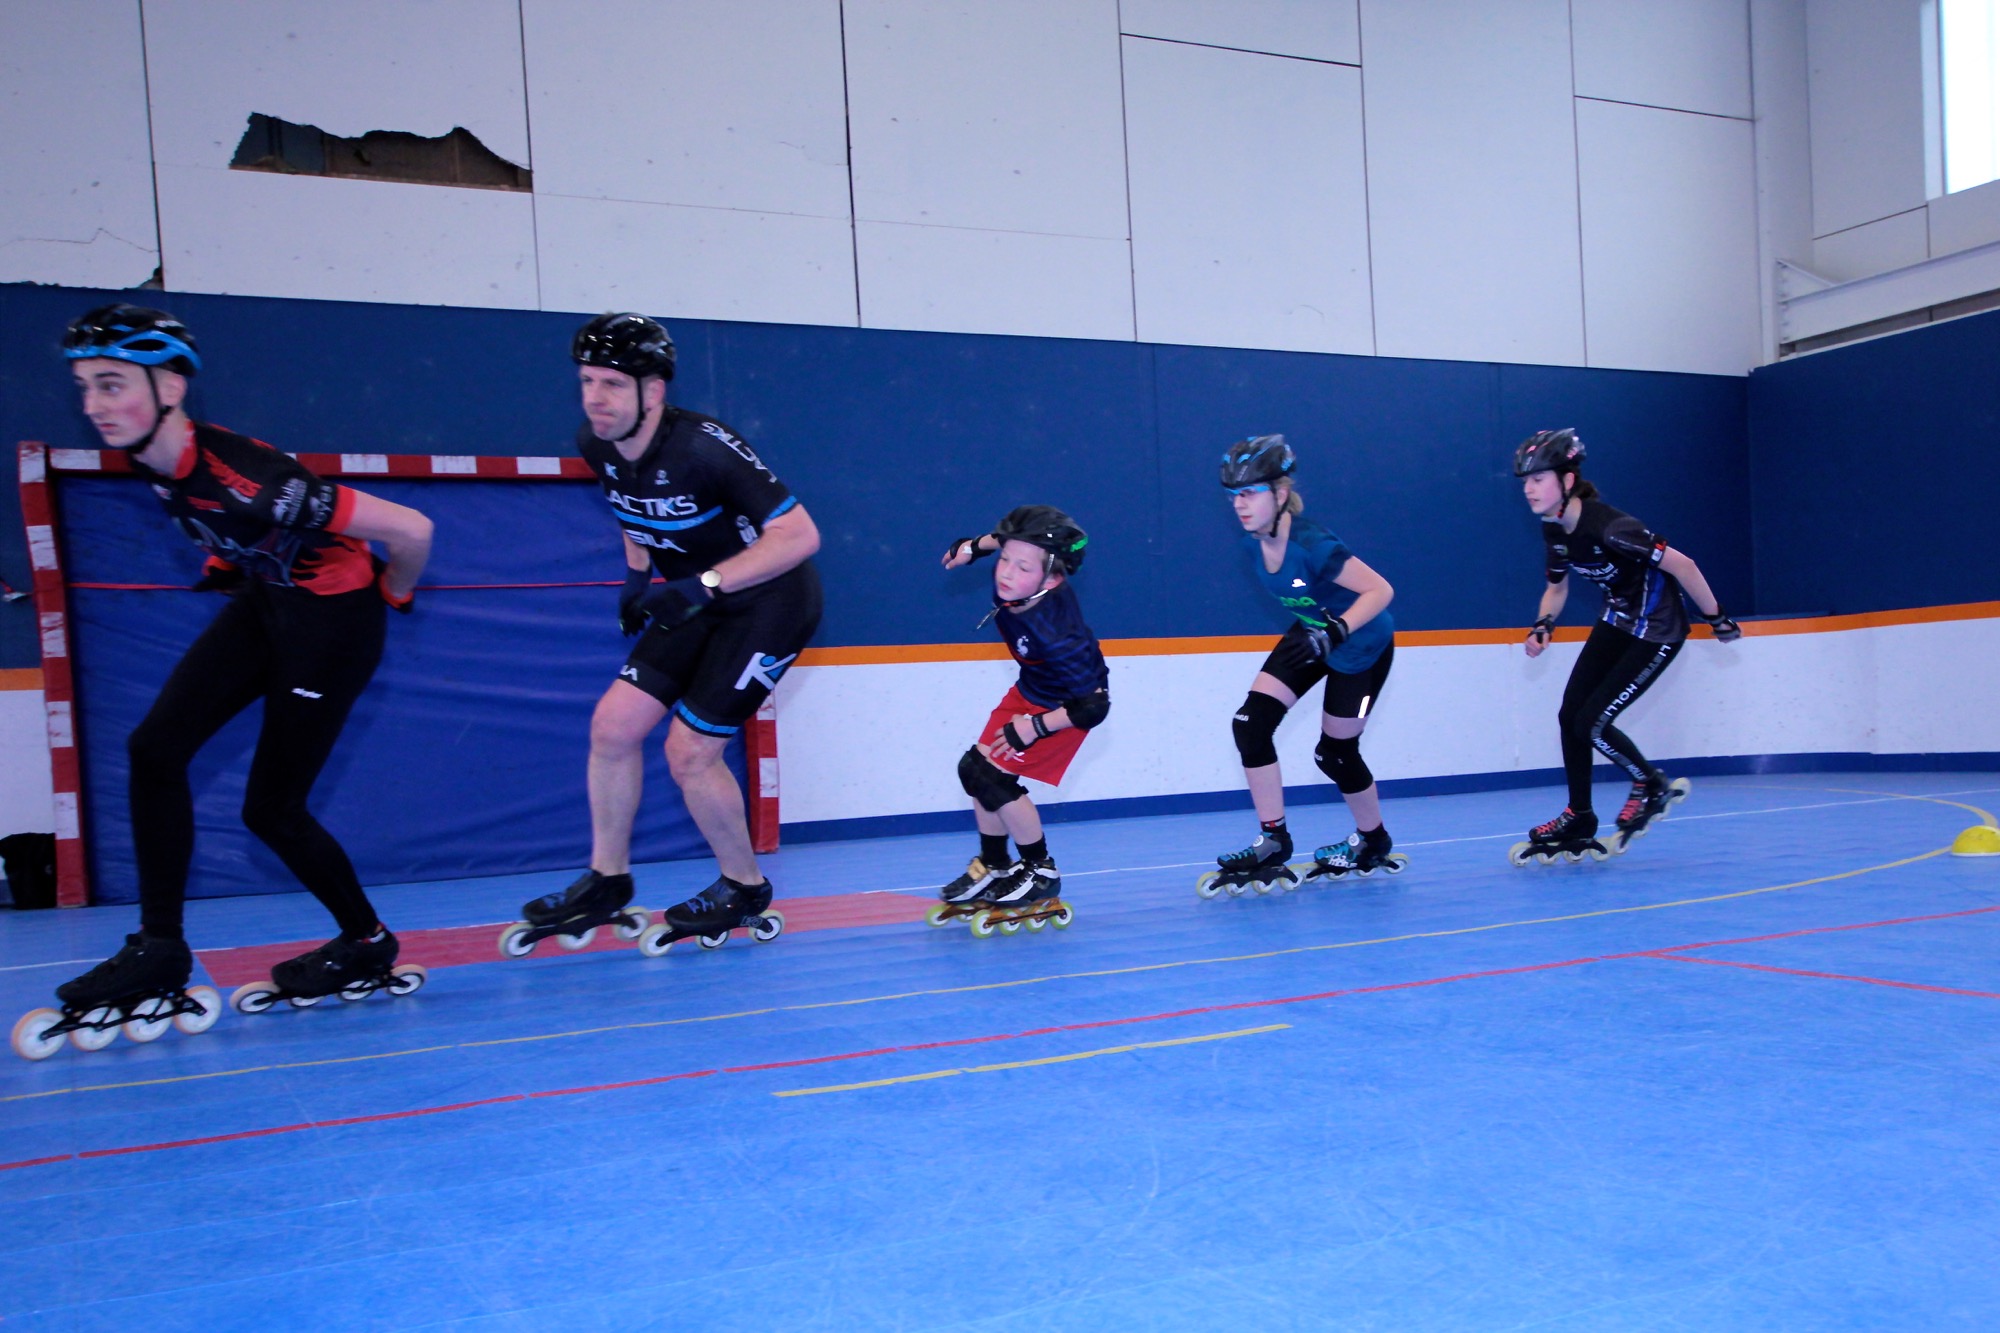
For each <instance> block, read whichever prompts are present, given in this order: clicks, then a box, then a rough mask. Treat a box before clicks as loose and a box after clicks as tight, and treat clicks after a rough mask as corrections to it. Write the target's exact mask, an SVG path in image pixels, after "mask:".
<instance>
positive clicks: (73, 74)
mask: <svg viewBox="0 0 2000 1333" xmlns="http://www.w3.org/2000/svg"><path fill="white" fill-rule="evenodd" d="M0 182H4V185H3V186H0V282H47V283H59V284H62V285H64V286H71V287H114V288H115V287H136V286H138V285H139V284H141V283H143V282H145V281H146V280H147V279H148V278H149V277H151V276H152V273H153V270H154V268H155V267H156V266H157V265H158V264H159V254H158V250H157V245H158V239H157V237H158V233H157V230H156V227H155V224H154V215H153V169H152V163H151V162H150V161H149V160H148V153H147V144H146V78H145V69H144V64H143V60H142V56H141V51H140V41H139V12H138V9H137V7H136V6H133V5H107V4H96V5H31V4H0Z"/></svg>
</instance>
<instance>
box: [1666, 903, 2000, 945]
mask: <svg viewBox="0 0 2000 1333" xmlns="http://www.w3.org/2000/svg"><path fill="white" fill-rule="evenodd" d="M1988 912H2000V907H1968V908H1966V909H1965V910H1964V911H1960V912H1932V913H1930V914H1928V915H1926V916H1896V917H1890V918H1889V919H1888V920H1886V921H1856V922H1854V923H1853V924H1851V925H1845V926H1807V927H1804V928H1803V929H1800V930H1781V931H1779V932H1777V933H1776V934H1774V935H1745V936H1743V937H1742V938H1741V939H1734V940H1710V941H1709V942H1708V943H1706V944H1673V945H1669V946H1667V947H1666V948H1664V949H1653V950H1649V952H1651V953H1657V954H1667V953H1679V952H1681V951H1682V950H1685V949H1717V948H1720V947H1722V946H1723V945H1725V944H1762V943H1764V942H1765V941H1767V940H1792V939H1797V938H1798V937H1799V936H1801V935H1835V934H1838V933H1840V932H1841V931H1843V930H1874V929H1876V928H1878V927H1881V926H1910V925H1916V924H1917V923H1919V922H1923V921H1950V920H1952V919H1953V918H1954V917H1961V916H1984V915H1985V914H1986V913H1988Z"/></svg>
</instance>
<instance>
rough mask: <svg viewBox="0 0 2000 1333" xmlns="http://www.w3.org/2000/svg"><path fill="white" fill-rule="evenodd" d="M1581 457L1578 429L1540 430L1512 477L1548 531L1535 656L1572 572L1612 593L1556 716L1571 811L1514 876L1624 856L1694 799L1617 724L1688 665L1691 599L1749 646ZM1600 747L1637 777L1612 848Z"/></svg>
mask: <svg viewBox="0 0 2000 1333" xmlns="http://www.w3.org/2000/svg"><path fill="white" fill-rule="evenodd" d="M1583 456H1584V449H1583V441H1582V440H1580V439H1578V438H1577V434H1576V432H1575V431H1574V430H1544V431H1537V432H1536V433H1535V434H1533V435H1530V436H1529V437H1528V438H1527V439H1525V440H1523V441H1522V442H1521V444H1520V447H1519V448H1517V449H1515V450H1514V475H1515V476H1517V477H1519V478H1521V479H1522V480H1521V492H1522V494H1523V495H1524V496H1525V497H1526V498H1527V501H1528V508H1529V509H1530V510H1532V511H1533V512H1534V514H1535V516H1536V517H1537V518H1539V519H1541V521H1542V541H1543V543H1544V545H1545V546H1546V547H1547V551H1548V559H1547V573H1548V586H1547V587H1546V588H1544V589H1543V590H1542V605H1541V612H1540V615H1539V616H1538V617H1537V618H1536V620H1535V623H1534V625H1533V626H1532V627H1531V628H1530V629H1529V630H1528V639H1527V650H1528V656H1530V657H1540V656H1541V655H1542V652H1543V650H1544V649H1546V648H1547V647H1548V645H1549V637H1550V632H1551V631H1552V630H1553V629H1554V628H1555V623H1556V617H1557V616H1559V615H1561V614H1562V609H1563V604H1564V603H1565V602H1567V601H1568V600H1569V575H1570V571H1571V570H1575V571H1576V572H1577V573H1579V574H1581V575H1583V576H1584V577H1585V578H1587V579H1589V580H1590V581H1591V582H1592V583H1595V584H1597V585H1598V586H1599V587H1601V588H1603V589H1604V612H1603V614H1602V615H1601V616H1600V617H1599V618H1598V621H1597V623H1596V624H1595V625H1593V626H1591V628H1590V638H1589V640H1588V641H1587V642H1585V644H1584V645H1583V652H1582V653H1580V654H1579V655H1578V656H1577V659H1576V665H1575V666H1574V667H1572V668H1571V669H1570V673H1569V684H1568V686H1567V687H1566V688H1565V689H1564V690H1563V701H1562V712H1561V713H1560V714H1558V718H1559V720H1560V723H1561V726H1562V756H1563V771H1564V774H1565V775H1566V776H1567V778H1568V780H1569V804H1568V805H1567V806H1565V807H1564V808H1563V812H1562V813H1561V814H1559V815H1557V816H1556V817H1555V818H1554V819H1551V820H1550V821H1548V822H1547V823H1546V824H1537V825H1536V826H1535V827H1534V828H1533V829H1531V830H1529V832H1528V840H1527V841H1526V842H1519V843H1515V844H1514V847H1513V849H1512V850H1511V851H1510V852H1509V853H1508V855H1507V859H1508V860H1510V861H1512V862H1513V863H1514V864H1515V865H1517V866H1518V865H1526V864H1527V863H1528V861H1529V859H1530V858H1534V859H1536V860H1539V861H1541V862H1542V863H1543V864H1547V863H1548V862H1550V861H1553V860H1555V859H1556V857H1558V856H1562V857H1565V858H1567V859H1568V860H1571V861H1577V860H1581V859H1582V858H1583V857H1584V856H1586V855H1588V856H1590V857H1591V858H1592V859H1593V860H1599V861H1601V860H1603V859H1604V858H1605V857H1606V856H1607V855H1609V854H1610V853H1612V852H1622V851H1624V850H1625V849H1626V848H1627V847H1629V846H1630V845H1631V843H1632V839H1634V838H1636V837H1638V836H1639V835H1640V834H1642V833H1644V832H1645V831H1646V828H1647V826H1648V825H1649V824H1651V823H1652V822H1653V821H1654V820H1656V819H1659V818H1661V817H1662V816H1664V815H1665V814H1666V812H1667V810H1668V809H1669V808H1670V807H1671V806H1673V805H1674V804H1675V803H1676V802H1678V801H1680V800H1681V799H1682V798H1683V797H1685V796H1686V795H1687V793H1688V781H1687V779H1686V778H1676V779H1674V780H1673V781H1672V782H1669V781H1668V780H1667V776H1666V774H1664V773H1662V772H1661V771H1660V770H1659V769H1658V768H1657V767H1655V766H1654V765H1653V764H1652V763H1651V762H1649V761H1648V760H1647V758H1646V756H1645V755H1643V754H1641V753H1639V747H1638V746H1636V745H1634V744H1633V743H1632V742H1631V740H1630V738H1628V737H1627V736H1626V735H1625V733H1624V732H1622V731H1620V730H1619V729H1618V728H1617V727H1615V726H1613V725H1612V723H1613V721H1614V720H1615V719H1616V718H1617V716H1618V715H1619V714H1620V713H1622V712H1624V711H1625V709H1626V708H1628V707H1630V706H1631V704H1632V702H1633V701H1634V700H1635V699H1637V698H1638V697H1639V696H1640V695H1642V694H1644V693H1645V692H1646V691H1647V689H1649V688H1650V687H1651V686H1652V684H1653V682H1654V681H1656V680H1658V679H1659V678H1660V673H1661V672H1662V671H1665V670H1666V669H1667V663H1669V662H1671V661H1673V660H1674V658H1675V657H1677V656H1679V655H1680V651H1681V645H1682V644H1684V643H1686V642H1687V636H1688V618H1687V611H1686V610H1685V609H1684V608H1683V607H1682V605H1681V599H1682V597H1683V596H1685V597H1686V598H1687V599H1688V600H1689V601H1691V602H1693V603H1694V605H1695V609H1696V610H1697V611H1699V612H1700V614H1701V618H1702V619H1703V620H1706V621H1707V622H1708V623H1709V624H1710V625H1711V626H1713V627H1714V629H1715V637H1716V638H1718V639H1720V640H1721V641H1722V642H1724V643H1733V642H1735V641H1736V640H1737V639H1739V638H1741V637H1742V636H1743V631H1742V629H1741V628H1739V627H1738V626H1737V624H1736V622H1735V621H1733V620H1731V619H1730V618H1729V617H1728V616H1726V615H1724V614H1723V613H1722V604H1721V603H1720V602H1718V601H1717V600H1716V598H1715V594H1714V592H1712V591H1710V589H1709V586H1708V580H1707V579H1705V578H1703V577H1702V573H1701V570H1700V568H1699V567H1698V566H1696V564H1695V562H1694V561H1693V560H1691V559H1689V558H1688V557H1687V556H1685V555H1683V554H1682V553H1681V552H1679V551H1676V550H1675V549H1674V548H1673V547H1671V546H1669V545H1667V539H1666V538H1664V537H1661V536H1658V535H1656V534H1654V533H1652V532H1649V531H1647V529H1646V526H1645V524H1643V523H1641V522H1640V521H1639V520H1638V519H1636V518H1633V517H1632V516H1631V515H1630V514H1627V513H1624V512H1622V511H1620V510H1617V509H1613V508H1612V507H1611V506H1610V505H1608V504H1605V503H1604V502H1603V501H1602V500H1600V499H1598V496H1597V488H1596V487H1595V486H1593V485H1591V484H1590V483H1589V482H1587V481H1585V480H1584V479H1583V478H1582V477H1581V476H1579V475H1578V471H1579V469H1580V468H1581V467H1582V465H1583ZM1704 607H1706V608H1707V609H1706V610H1703V609H1702V608H1704ZM1593 748H1595V749H1597V750H1599V751H1602V752H1603V754H1604V756H1605V758H1607V759H1609V760H1610V761H1611V762H1612V763H1614V764H1616V765H1618V767H1620V768H1622V769H1624V770H1625V772H1626V773H1627V774H1628V775H1629V776H1630V777H1631V779H1632V793H1631V795H1630V797H1628V798H1627V800H1626V802H1625V808H1624V809H1623V810H1621V811H1619V813H1618V835H1617V837H1616V839H1615V840H1614V843H1613V845H1612V846H1611V847H1606V846H1605V845H1604V844H1603V843H1602V842H1600V841H1598V838H1597V815H1596V813H1595V811H1594V810H1593V809H1592V808H1591V798H1590V765H1591V759H1592V756H1591V751H1592V749H1593Z"/></svg>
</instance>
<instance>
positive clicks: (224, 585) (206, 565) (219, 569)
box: [188, 556, 245, 594]
mask: <svg viewBox="0 0 2000 1333" xmlns="http://www.w3.org/2000/svg"><path fill="white" fill-rule="evenodd" d="M244 581H245V575H244V573H243V571H242V570H240V569H238V568H237V567H236V566H235V565H232V564H230V563H229V562H228V561H227V560H221V559H218V558H216V557H215V556H210V557H209V558H208V559H206V560H204V561H203V562H202V565H201V577H200V578H198V579H196V580H195V581H194V582H193V583H191V584H189V585H188V587H189V589H190V590H192V591H194V592H225V593H231V594H234V593H239V592H242V591H243V584H244Z"/></svg>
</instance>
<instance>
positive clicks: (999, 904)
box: [971, 857, 1076, 940]
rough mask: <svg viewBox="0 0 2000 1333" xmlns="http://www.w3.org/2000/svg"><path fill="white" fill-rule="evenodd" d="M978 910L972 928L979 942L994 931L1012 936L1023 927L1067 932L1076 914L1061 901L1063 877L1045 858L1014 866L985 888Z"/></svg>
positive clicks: (1019, 862)
mask: <svg viewBox="0 0 2000 1333" xmlns="http://www.w3.org/2000/svg"><path fill="white" fill-rule="evenodd" d="M981 908H982V910H981V911H980V912H978V913H977V914H976V915H975V916H974V917H973V918H972V923H971V924H972V933H973V935H974V936H976V937H977V938H979V939H982V940H983V939H986V938H987V937H989V936H990V935H992V934H993V932H994V931H996V930H997V931H999V932H1000V933H1001V934H1002V935H1012V934H1014V933H1016V932H1017V931H1019V930H1020V929H1021V927H1023V926H1026V927H1027V928H1028V929H1029V930H1040V929H1041V928H1042V927H1044V926H1054V927H1055V928H1056V929H1057V930H1067V929H1069V923H1070V922H1071V921H1073V920H1075V919H1076V913H1075V912H1073V911H1071V910H1070V907H1069V904H1067V903H1065V902H1064V901H1063V900H1062V873H1061V872H1060V871H1058V870H1057V869H1056V863H1055V862H1054V861H1051V860H1049V859H1048V858H1047V857H1043V858H1042V859H1041V860H1039V861H1017V862H1015V863H1014V865H1013V866H1012V867H1011V868H1009V870H1008V871H1007V873H1006V874H1005V875H1004V876H1000V877H996V878H995V880H994V882H993V883H992V884H991V885H989V886H988V887H987V890H986V899H985V901H984V902H983V903H982V904H981Z"/></svg>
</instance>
